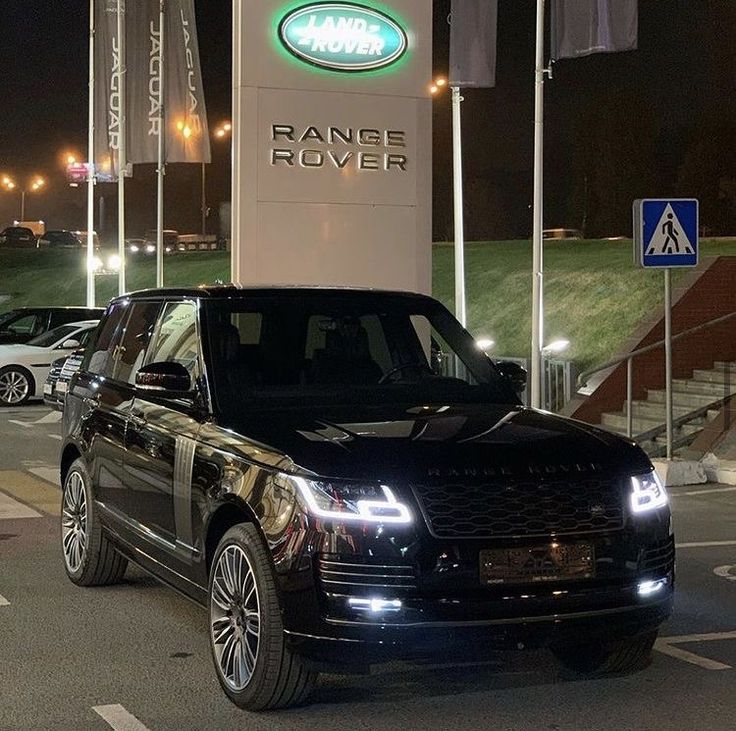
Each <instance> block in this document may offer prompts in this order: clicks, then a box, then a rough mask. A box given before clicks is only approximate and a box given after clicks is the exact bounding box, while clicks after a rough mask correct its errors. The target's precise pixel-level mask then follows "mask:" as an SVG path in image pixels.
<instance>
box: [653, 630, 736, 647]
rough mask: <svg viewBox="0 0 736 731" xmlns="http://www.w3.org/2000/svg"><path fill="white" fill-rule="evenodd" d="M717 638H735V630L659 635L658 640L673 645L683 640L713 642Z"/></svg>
mask: <svg viewBox="0 0 736 731" xmlns="http://www.w3.org/2000/svg"><path fill="white" fill-rule="evenodd" d="M718 640H736V631H730V632H707V633H704V634H696V635H675V636H673V637H660V638H659V641H660V642H666V643H671V644H675V645H679V644H682V643H683V642H714V641H718Z"/></svg>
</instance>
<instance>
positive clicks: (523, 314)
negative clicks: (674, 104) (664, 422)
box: [0, 241, 736, 369]
mask: <svg viewBox="0 0 736 731" xmlns="http://www.w3.org/2000/svg"><path fill="white" fill-rule="evenodd" d="M544 251H545V302H546V333H547V337H546V340H547V341H549V340H552V339H554V338H557V337H565V338H567V339H568V340H570V341H571V343H572V347H571V349H570V352H569V356H570V357H571V358H572V359H573V360H575V361H576V363H577V365H578V367H579V368H581V369H585V368H587V367H590V366H593V365H597V364H599V363H602V362H604V361H605V360H607V359H608V358H610V357H611V356H612V355H613V353H614V352H615V351H616V349H617V348H618V347H619V346H620V345H621V344H622V343H623V342H624V341H625V340H626V338H627V337H628V336H629V335H631V333H632V332H633V331H634V330H635V328H636V327H637V326H638V325H639V323H640V322H641V321H642V319H643V318H645V317H647V316H648V314H649V313H650V312H651V310H652V308H653V307H660V306H661V305H662V301H663V287H662V275H661V273H660V272H648V271H643V270H641V269H639V268H638V267H636V266H634V264H633V260H632V253H631V242H630V241H576V242H567V241H565V242H547V243H545V247H544ZM716 254H736V241H735V242H729V243H722V242H707V241H706V242H701V256H712V255H716ZM164 264H165V276H166V284H167V285H169V286H176V285H182V286H184V285H198V284H201V283H203V282H208V283H209V282H214V281H215V280H217V279H220V280H222V281H229V279H230V255H229V254H228V253H226V252H207V253H197V254H181V255H178V256H172V257H167V258H166V259H165V262H164ZM155 269H156V264H155V260H153V259H142V260H139V261H132V262H130V264H129V267H128V272H127V275H128V276H127V281H128V288H129V289H131V290H133V289H143V288H146V287H152V286H154V284H155ZM466 270H467V295H468V324H469V329H470V330H471V332H473V333H474V334H475V335H478V336H480V335H484V336H488V337H491V338H492V339H493V340H495V341H496V348H495V352H496V353H497V354H500V355H505V356H524V355H527V354H528V352H529V338H530V334H529V333H530V331H531V281H532V280H531V244H530V243H529V242H528V241H500V242H492V243H473V244H468V246H467V250H466ZM682 275H683V273H682V272H676V273H675V276H674V277H673V280H674V282H675V283H677V281H678V280H679V278H680V277H681V276H682ZM433 290H434V295H435V296H436V297H438V298H439V299H440V300H442V301H443V302H444V303H445V304H446V305H448V307H450V309H452V308H453V302H454V268H453V250H452V247H451V246H436V247H435V248H434V282H433ZM116 292H117V278H116V277H114V276H105V277H99V278H98V280H97V301H98V302H100V303H102V302H106V301H107V300H108V299H109V298H110V297H112V296H113V295H115V293H116ZM0 294H3V295H10V299H8V300H7V301H4V302H2V303H1V304H0V311H5V310H8V309H12V308H14V307H22V306H24V305H41V304H48V305H70V304H83V303H84V301H85V280H84V255H83V253H82V252H79V251H36V250H33V251H18V250H15V251H9V250H0Z"/></svg>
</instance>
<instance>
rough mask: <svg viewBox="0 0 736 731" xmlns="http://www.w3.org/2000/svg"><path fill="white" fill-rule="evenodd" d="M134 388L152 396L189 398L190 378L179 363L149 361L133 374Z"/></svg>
mask: <svg viewBox="0 0 736 731" xmlns="http://www.w3.org/2000/svg"><path fill="white" fill-rule="evenodd" d="M135 385H136V388H138V389H140V390H141V391H143V392H144V393H148V394H150V395H152V396H164V397H166V398H191V397H192V395H193V393H192V379H191V377H190V375H189V371H188V370H187V369H186V368H185V367H184V366H183V365H182V364H181V363H172V362H161V363H149V364H148V365H147V366H143V368H141V369H140V370H139V371H138V372H137V373H136V374H135Z"/></svg>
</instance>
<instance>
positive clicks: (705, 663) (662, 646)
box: [654, 640, 731, 670]
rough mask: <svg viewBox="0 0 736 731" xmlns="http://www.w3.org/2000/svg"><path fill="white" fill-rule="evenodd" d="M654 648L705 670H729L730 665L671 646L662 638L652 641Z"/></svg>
mask: <svg viewBox="0 0 736 731" xmlns="http://www.w3.org/2000/svg"><path fill="white" fill-rule="evenodd" d="M654 649H655V650H657V652H661V653H662V654H663V655H669V656H670V657H674V658H676V659H678V660H682V661H683V662H687V663H690V664H691V665H697V666H698V667H701V668H704V669H705V670H730V669H731V666H730V665H725V664H724V663H722V662H717V661H716V660H711V659H710V658H708V657H701V656H700V655H696V654H695V653H694V652H688V651H687V650H683V649H682V648H680V647H673V646H672V645H669V644H667V643H666V642H665V641H664V640H657V641H656V642H655V643H654Z"/></svg>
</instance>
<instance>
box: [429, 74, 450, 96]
mask: <svg viewBox="0 0 736 731" xmlns="http://www.w3.org/2000/svg"><path fill="white" fill-rule="evenodd" d="M446 88H447V79H446V78H445V77H444V76H438V77H437V78H436V79H435V80H434V81H433V82H432V83H431V84H430V85H429V93H430V94H431V95H432V96H437V95H438V94H440V93H441V92H443V91H444V90H445V89H446Z"/></svg>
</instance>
